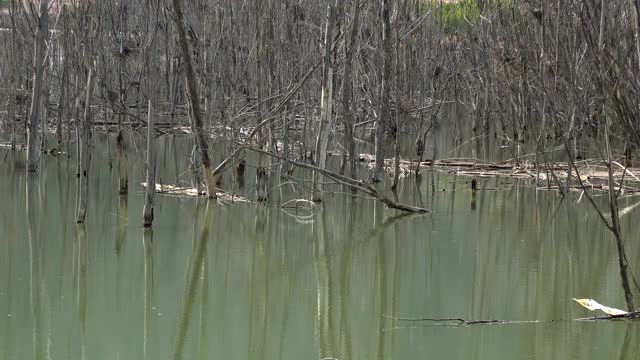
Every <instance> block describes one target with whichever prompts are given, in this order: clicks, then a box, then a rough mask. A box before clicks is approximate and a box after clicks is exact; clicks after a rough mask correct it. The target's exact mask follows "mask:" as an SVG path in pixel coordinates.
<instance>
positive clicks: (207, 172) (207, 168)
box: [173, 0, 216, 199]
mask: <svg viewBox="0 0 640 360" xmlns="http://www.w3.org/2000/svg"><path fill="white" fill-rule="evenodd" d="M173 12H174V15H175V19H174V20H175V22H176V28H177V30H178V38H179V40H180V50H181V52H182V57H183V58H184V66H185V72H186V74H187V92H188V94H189V102H190V105H191V110H192V111H191V115H192V116H191V131H193V134H194V135H195V138H196V146H197V147H198V152H199V153H200V160H201V161H202V167H203V168H204V181H205V185H206V186H207V194H208V196H209V198H210V199H215V198H216V184H215V182H214V181H213V174H212V172H211V171H212V169H211V159H210V158H209V144H208V143H207V138H206V135H205V133H204V128H203V125H202V113H201V112H200V97H199V96H198V89H197V88H196V85H197V82H196V77H195V74H194V71H193V65H192V64H191V52H190V51H189V43H188V41H187V34H186V31H185V28H184V20H183V15H182V6H181V1H180V0H173Z"/></svg>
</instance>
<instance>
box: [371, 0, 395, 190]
mask: <svg viewBox="0 0 640 360" xmlns="http://www.w3.org/2000/svg"><path fill="white" fill-rule="evenodd" d="M389 1H390V0H383V1H382V51H383V58H384V60H383V65H382V85H381V90H380V91H381V96H380V114H379V116H378V121H376V164H375V169H374V173H373V179H372V181H373V182H379V181H380V180H382V176H383V175H384V159H385V157H386V155H387V150H386V145H385V132H386V131H387V130H389V126H388V124H389V123H390V113H391V112H390V103H389V100H390V89H389V83H390V79H391V61H392V58H391V51H392V49H391V21H390V12H391V9H390V7H391V6H390V5H389Z"/></svg>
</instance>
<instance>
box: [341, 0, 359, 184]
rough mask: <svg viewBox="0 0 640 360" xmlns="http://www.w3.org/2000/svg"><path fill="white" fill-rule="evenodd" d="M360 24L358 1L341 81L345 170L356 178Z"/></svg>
mask: <svg viewBox="0 0 640 360" xmlns="http://www.w3.org/2000/svg"><path fill="white" fill-rule="evenodd" d="M359 22H360V0H355V2H354V5H353V21H352V23H351V34H350V38H349V46H348V47H346V46H345V60H344V77H343V79H342V109H343V111H344V115H343V119H344V136H345V141H346V148H347V157H346V164H345V165H346V169H347V175H348V176H349V177H351V178H352V179H355V178H356V153H355V152H356V142H355V138H354V133H353V130H354V125H355V119H356V108H357V107H356V103H355V102H354V101H353V80H352V76H353V74H352V73H353V52H354V51H355V49H356V39H357V36H358V23H359Z"/></svg>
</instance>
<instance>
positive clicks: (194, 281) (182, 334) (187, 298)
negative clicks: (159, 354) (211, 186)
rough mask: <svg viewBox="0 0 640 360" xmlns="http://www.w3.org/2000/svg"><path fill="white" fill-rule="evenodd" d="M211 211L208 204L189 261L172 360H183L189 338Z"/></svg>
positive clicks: (208, 203)
mask: <svg viewBox="0 0 640 360" xmlns="http://www.w3.org/2000/svg"><path fill="white" fill-rule="evenodd" d="M210 209H211V205H210V202H207V205H206V209H205V212H204V225H203V227H202V232H201V233H200V238H199V239H198V241H197V242H196V244H195V246H194V248H193V253H192V254H191V259H190V260H189V272H188V274H187V283H186V287H185V291H184V296H183V300H182V312H181V315H180V322H179V324H178V335H177V337H176V343H175V348H174V352H173V356H172V359H174V360H176V359H182V352H183V350H184V343H185V341H186V338H187V330H188V329H189V321H190V319H191V311H192V309H193V302H194V301H195V295H196V291H197V290H198V281H199V280H200V274H201V272H202V268H203V265H204V261H205V252H206V248H207V240H208V239H209V226H210V224H211V218H212V216H211V214H210ZM194 235H195V233H194Z"/></svg>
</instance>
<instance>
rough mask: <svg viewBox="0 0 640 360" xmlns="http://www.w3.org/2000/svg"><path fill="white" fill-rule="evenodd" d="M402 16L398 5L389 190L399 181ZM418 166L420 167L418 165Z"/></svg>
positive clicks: (394, 187)
mask: <svg viewBox="0 0 640 360" xmlns="http://www.w3.org/2000/svg"><path fill="white" fill-rule="evenodd" d="M403 15H404V14H401V13H400V5H398V16H397V17H396V69H395V70H396V71H395V79H394V80H395V98H396V99H395V101H396V111H395V124H396V132H395V136H394V162H393V184H392V185H391V189H392V190H395V189H397V188H398V180H399V179H400V139H399V136H400V18H401V17H402V16H403ZM418 166H420V165H419V164H418Z"/></svg>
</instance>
